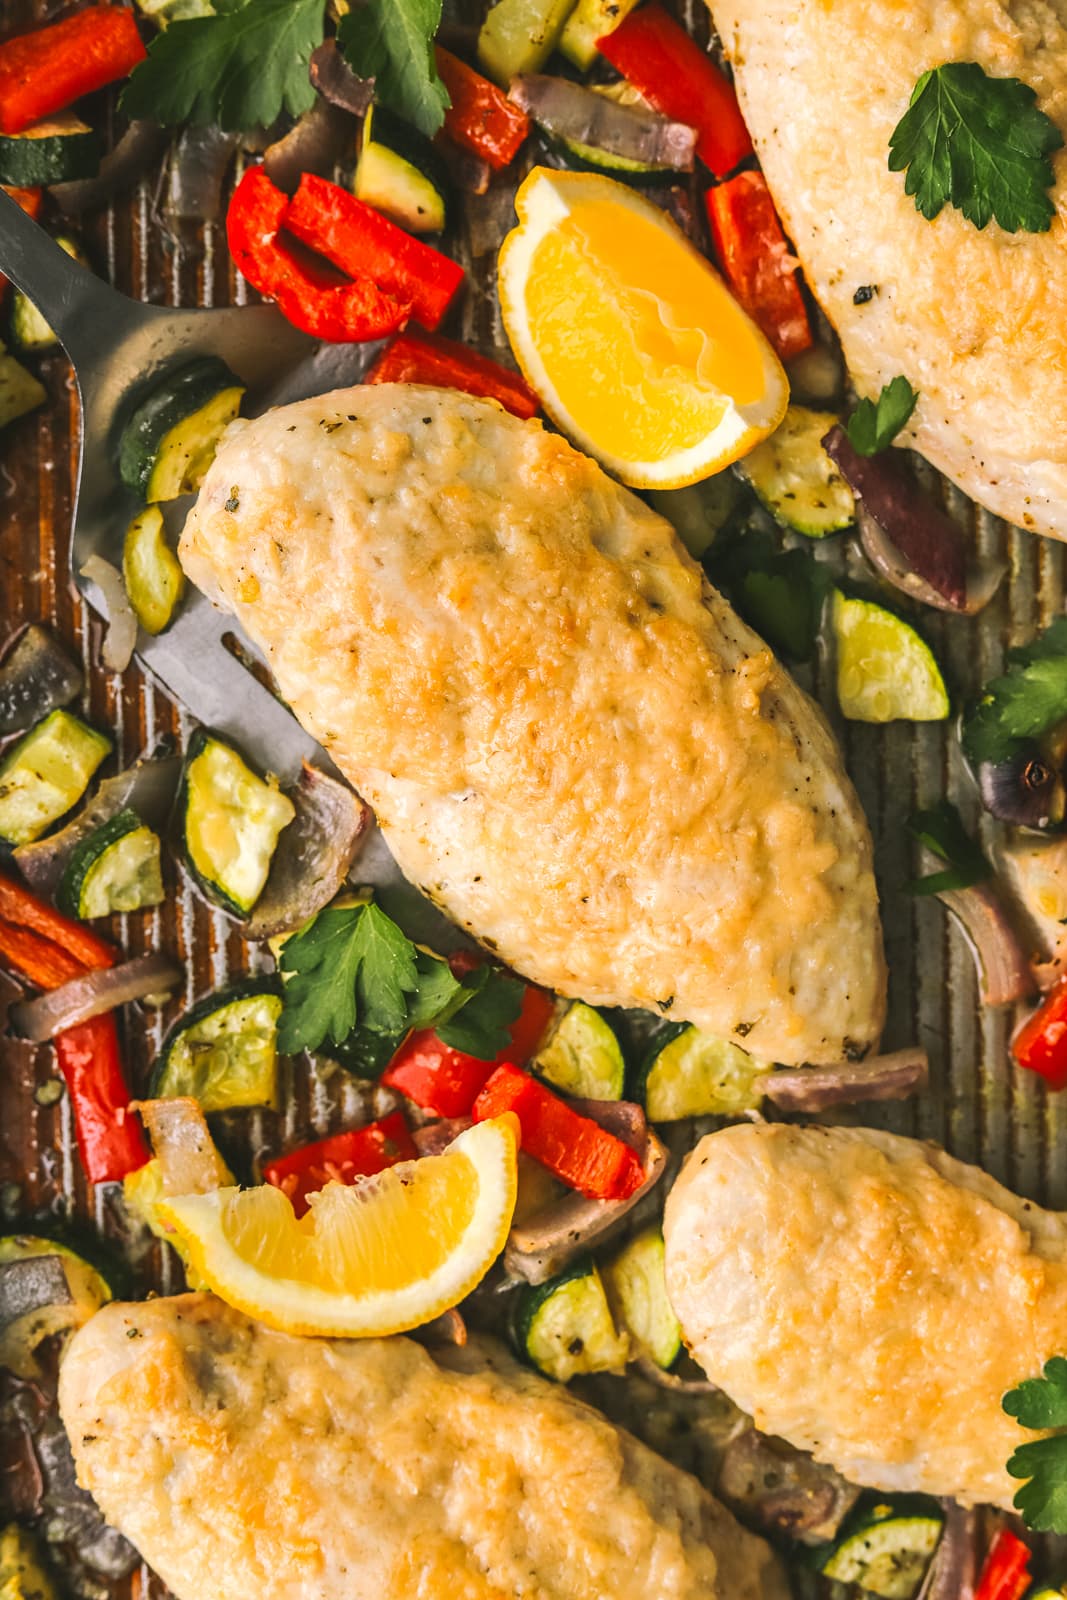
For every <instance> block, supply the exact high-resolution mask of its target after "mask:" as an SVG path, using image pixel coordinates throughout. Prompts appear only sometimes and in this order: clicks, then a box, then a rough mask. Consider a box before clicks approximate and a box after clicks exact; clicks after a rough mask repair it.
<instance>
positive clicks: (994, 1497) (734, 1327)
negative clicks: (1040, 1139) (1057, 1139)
mask: <svg viewBox="0 0 1067 1600" xmlns="http://www.w3.org/2000/svg"><path fill="white" fill-rule="evenodd" d="M664 1231H665V1235H666V1241H667V1285H668V1289H669V1292H670V1297H671V1301H672V1303H673V1305H674V1309H675V1311H676V1312H677V1314H678V1317H679V1320H680V1321H681V1324H682V1328H683V1331H684V1334H685V1339H686V1342H687V1344H688V1345H689V1347H690V1348H691V1350H692V1352H693V1354H694V1356H695V1357H696V1359H697V1360H698V1361H699V1362H700V1364H701V1366H702V1367H703V1368H704V1370H705V1372H706V1373H707V1374H708V1376H709V1378H710V1379H711V1380H712V1382H713V1383H715V1384H718V1385H719V1386H720V1387H722V1388H723V1389H725V1391H726V1392H727V1394H729V1395H730V1397H731V1398H732V1399H733V1400H734V1401H736V1403H737V1404H738V1405H739V1406H741V1407H742V1408H743V1409H744V1410H745V1411H747V1412H749V1413H750V1414H751V1415H752V1417H753V1419H754V1421H755V1423H756V1426H757V1427H758V1428H760V1429H762V1430H764V1431H766V1432H768V1433H773V1434H778V1435H780V1436H781V1437H782V1438H785V1439H788V1440H789V1441H790V1443H791V1444H794V1445H797V1446H798V1447H799V1448H801V1449H803V1450H810V1451H811V1452H812V1454H813V1455H814V1456H815V1457H816V1459H818V1460H820V1461H825V1462H828V1463H829V1464H830V1465H832V1466H834V1467H836V1468H837V1469H838V1471H840V1472H842V1473H844V1475H845V1476H846V1477H847V1478H850V1479H852V1481H853V1482H855V1483H861V1484H869V1485H870V1486H871V1487H873V1488H876V1489H881V1490H922V1491H925V1492H926V1493H928V1494H934V1495H946V1496H949V1497H951V1498H953V1499H956V1500H959V1501H961V1502H962V1503H964V1504H968V1505H969V1504H975V1503H989V1504H992V1505H999V1506H1004V1507H1009V1506H1010V1505H1011V1500H1012V1495H1013V1494H1014V1492H1015V1490H1016V1489H1017V1488H1018V1484H1017V1482H1016V1481H1015V1480H1014V1479H1012V1478H1010V1477H1009V1476H1008V1474H1007V1472H1006V1471H1005V1463H1006V1461H1007V1460H1008V1457H1009V1456H1010V1455H1011V1453H1012V1451H1013V1450H1014V1449H1015V1448H1016V1446H1017V1445H1020V1444H1023V1443H1025V1442H1026V1440H1027V1439H1030V1438H1034V1437H1036V1435H1034V1434H1031V1433H1028V1432H1027V1431H1026V1430H1025V1429H1023V1428H1020V1427H1019V1426H1018V1424H1017V1423H1016V1422H1015V1421H1013V1419H1012V1418H1011V1417H1009V1416H1007V1415H1006V1414H1005V1412H1004V1411H1003V1410H1002V1409H1001V1398H1002V1396H1003V1395H1004V1393H1005V1391H1006V1390H1008V1389H1010V1388H1012V1387H1014V1386H1015V1385H1016V1384H1017V1383H1019V1382H1020V1381H1021V1380H1022V1379H1024V1378H1031V1377H1036V1376H1038V1375H1039V1374H1040V1372H1041V1368H1042V1365H1043V1364H1044V1362H1045V1361H1046V1360H1047V1359H1048V1357H1049V1356H1052V1355H1057V1354H1062V1353H1063V1350H1064V1347H1065V1330H1067V1216H1061V1215H1058V1214H1055V1213H1052V1212H1049V1211H1043V1210H1042V1209H1041V1208H1040V1207H1039V1206H1036V1205H1034V1204H1033V1203H1032V1202H1031V1201H1029V1200H1021V1199H1019V1197H1018V1196H1017V1195H1014V1194H1011V1193H1010V1192H1009V1191H1008V1190H1007V1189H1004V1188H1002V1187H1001V1185H1000V1184H998V1183H995V1182H994V1181H993V1179H992V1178H990V1177H987V1175H986V1174H985V1173H984V1172H981V1171H980V1170H979V1169H978V1168H977V1167H971V1166H966V1165H964V1163H963V1162H961V1161H956V1160H954V1159H953V1158H952V1157H951V1156H949V1155H946V1154H945V1152H944V1151H943V1150H940V1149H938V1148H937V1147H936V1146H935V1145H931V1144H923V1143H920V1142H919V1141H918V1140H915V1139H904V1138H900V1137H898V1136H896V1135H894V1134H890V1133H880V1132H875V1131H873V1130H871V1129H867V1128H822V1127H809V1128H799V1127H787V1126H782V1125H778V1126H769V1125H766V1124H765V1125H761V1126H738V1127H733V1128H728V1129H726V1130H724V1131H723V1132H721V1133H713V1134H710V1135H709V1136H708V1137H707V1138H705V1139H703V1140H702V1141H701V1143H700V1144H699V1145H697V1147H696V1149H695V1150H694V1151H693V1153H692V1155H691V1156H690V1157H689V1160H688V1161H687V1163H686V1165H685V1167H684V1169H683V1171H682V1174H681V1176H680V1177H679V1179H678V1181H677V1183H676V1184H675V1186H674V1189H673V1191H672V1193H671V1195H670V1197H669V1199H668V1202H667V1210H666V1216H665V1222H664Z"/></svg>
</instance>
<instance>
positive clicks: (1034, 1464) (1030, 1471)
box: [1001, 1356, 1067, 1533]
mask: <svg viewBox="0 0 1067 1600" xmlns="http://www.w3.org/2000/svg"><path fill="white" fill-rule="evenodd" d="M1001 1405H1002V1406H1003V1408H1004V1410H1005V1411H1006V1412H1007V1413H1008V1416H1009V1417H1014V1418H1015V1420H1016V1422H1018V1423H1019V1424H1020V1425H1021V1426H1022V1427H1024V1428H1034V1429H1045V1428H1055V1429H1057V1430H1059V1431H1058V1432H1055V1433H1052V1434H1050V1435H1049V1437H1048V1438H1046V1439H1032V1440H1030V1442H1029V1443H1027V1444H1021V1445H1020V1446H1019V1448H1018V1449H1017V1450H1016V1451H1015V1452H1014V1453H1013V1454H1012V1455H1011V1457H1010V1458H1009V1460H1008V1472H1009V1473H1010V1474H1011V1476H1012V1477H1013V1478H1023V1479H1025V1480H1026V1482H1024V1483H1023V1484H1022V1485H1021V1487H1020V1488H1018V1489H1017V1490H1016V1491H1015V1498H1014V1502H1013V1503H1014V1505H1015V1507H1016V1509H1017V1510H1018V1511H1020V1512H1021V1513H1022V1518H1023V1521H1024V1522H1025V1523H1026V1526H1027V1527H1028V1528H1033V1529H1034V1531H1035V1532H1037V1533H1067V1359H1065V1358H1064V1357H1063V1356H1053V1357H1052V1358H1051V1359H1050V1360H1048V1361H1046V1362H1045V1367H1044V1372H1043V1374H1042V1376H1041V1377H1040V1378H1027V1379H1025V1380H1024V1382H1022V1383H1020V1384H1019V1385H1018V1387H1017V1388H1015V1389H1009V1390H1008V1392H1007V1394H1006V1395H1005V1396H1004V1398H1003V1400H1002V1401H1001Z"/></svg>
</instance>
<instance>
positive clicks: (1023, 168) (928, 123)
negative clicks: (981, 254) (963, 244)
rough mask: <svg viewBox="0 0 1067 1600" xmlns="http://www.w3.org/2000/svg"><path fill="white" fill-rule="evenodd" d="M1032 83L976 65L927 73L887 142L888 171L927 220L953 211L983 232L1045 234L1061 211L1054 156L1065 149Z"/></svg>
mask: <svg viewBox="0 0 1067 1600" xmlns="http://www.w3.org/2000/svg"><path fill="white" fill-rule="evenodd" d="M1036 100H1037V96H1036V94H1035V93H1034V91H1033V89H1031V88H1030V85H1029V84H1027V83H1021V82H1020V81H1019V79H1018V78H992V77H990V76H989V74H988V73H986V72H984V71H983V69H982V68H981V67H980V66H979V65H978V64H977V62H975V61H950V62H948V63H946V65H945V66H941V67H935V68H934V69H933V71H932V72H924V73H923V75H922V77H921V78H920V79H919V81H918V83H917V84H916V85H915V89H914V92H913V94H912V97H911V104H910V106H909V108H908V110H907V111H906V112H905V113H904V115H903V117H901V119H900V121H899V122H898V123H897V125H896V127H895V128H894V129H893V132H892V134H891V136H890V140H889V152H890V154H889V167H890V171H892V172H903V171H904V169H905V168H907V173H908V176H907V178H906V179H905V182H904V188H905V191H906V193H908V194H910V195H914V197H915V205H916V207H917V209H918V210H919V211H921V212H922V214H923V216H924V217H927V218H929V219H933V218H934V217H936V216H937V214H938V212H939V211H940V210H941V209H942V207H943V206H945V205H952V206H955V207H956V209H957V210H958V211H961V212H962V213H963V215H964V216H965V217H966V218H967V221H968V222H973V223H974V225H975V227H976V228H984V227H985V226H986V224H987V223H988V222H989V221H990V219H991V218H995V219H996V221H997V222H999V224H1000V226H1001V227H1002V228H1005V229H1006V230H1007V231H1008V232H1009V233H1017V232H1025V233H1046V232H1047V231H1048V228H1049V226H1050V224H1051V222H1052V219H1053V217H1054V216H1055V214H1056V209H1055V207H1054V205H1053V203H1052V200H1051V198H1050V196H1049V192H1048V191H1049V189H1050V188H1051V186H1052V182H1053V172H1052V163H1051V162H1050V160H1049V155H1050V154H1051V152H1052V151H1053V150H1058V149H1059V148H1060V146H1061V145H1062V144H1063V135H1062V134H1061V133H1060V130H1059V129H1058V128H1057V126H1056V124H1055V123H1054V122H1053V121H1052V120H1051V118H1049V117H1047V116H1046V115H1045V113H1044V112H1043V111H1040V110H1039V109H1038V107H1037V104H1036Z"/></svg>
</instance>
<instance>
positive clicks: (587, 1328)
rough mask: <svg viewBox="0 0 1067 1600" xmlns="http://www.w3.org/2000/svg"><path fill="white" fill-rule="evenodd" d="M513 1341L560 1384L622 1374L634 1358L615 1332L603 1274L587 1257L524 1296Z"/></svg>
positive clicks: (622, 1337) (624, 1338) (521, 1351)
mask: <svg viewBox="0 0 1067 1600" xmlns="http://www.w3.org/2000/svg"><path fill="white" fill-rule="evenodd" d="M515 1339H516V1343H517V1344H518V1347H519V1351H520V1353H521V1354H522V1355H523V1356H525V1357H526V1359H527V1360H528V1361H530V1362H532V1364H533V1365H534V1366H535V1367H537V1368H539V1370H540V1371H541V1372H543V1373H545V1375H546V1376H547V1377H549V1378H555V1379H557V1381H558V1382H560V1383H569V1381H570V1380H571V1378H573V1377H574V1376H575V1374H576V1373H579V1372H622V1371H623V1369H624V1368H625V1366H626V1362H627V1360H628V1359H629V1355H630V1342H629V1340H628V1339H627V1338H626V1336H625V1334H620V1333H619V1332H618V1330H617V1329H616V1327H615V1324H614V1322H613V1321H612V1319H611V1311H610V1309H609V1307H608V1298H607V1295H606V1294H605V1293H604V1285H603V1282H602V1281H601V1277H600V1273H599V1272H598V1271H597V1269H596V1267H595V1266H594V1265H593V1263H592V1261H590V1260H589V1259H588V1258H586V1259H584V1260H581V1261H577V1262H575V1263H574V1264H573V1265H572V1266H570V1267H568V1268H567V1270H566V1272H562V1273H560V1275H559V1276H558V1277H556V1278H551V1279H550V1280H549V1281H548V1283H542V1284H539V1285H537V1286H536V1287H528V1288H525V1289H524V1290H523V1291H522V1294H521V1295H520V1297H519V1303H518V1308H517V1311H516V1316H515Z"/></svg>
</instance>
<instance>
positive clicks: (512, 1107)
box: [471, 1066, 644, 1200]
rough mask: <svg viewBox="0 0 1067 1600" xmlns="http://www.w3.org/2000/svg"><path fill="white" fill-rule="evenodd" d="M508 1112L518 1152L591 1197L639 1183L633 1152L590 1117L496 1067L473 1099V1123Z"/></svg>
mask: <svg viewBox="0 0 1067 1600" xmlns="http://www.w3.org/2000/svg"><path fill="white" fill-rule="evenodd" d="M505 1111H513V1112H514V1113H515V1115H516V1116H517V1117H518V1119H519V1126H520V1128H521V1129H522V1141H521V1142H522V1150H523V1152H524V1153H525V1154H526V1155H528V1156H533V1158H534V1160H535V1161H539V1162H540V1163H541V1165H542V1166H544V1167H547V1168H548V1170H549V1172H551V1173H552V1174H553V1175H554V1176H555V1177H557V1178H560V1179H562V1181H563V1182H564V1183H566V1184H569V1186H570V1187H571V1188H572V1189H577V1190H578V1192H579V1194H584V1195H585V1196H586V1197H587V1198H588V1199H590V1200H625V1199H626V1198H627V1197H628V1196H629V1195H631V1194H633V1193H634V1191H635V1190H637V1189H639V1188H640V1187H641V1184H642V1182H643V1181H644V1172H643V1169H642V1166H641V1162H640V1161H639V1160H638V1158H637V1155H636V1153H635V1152H634V1151H633V1150H631V1149H630V1146H629V1145H628V1144H623V1142H622V1140H621V1139H616V1137H615V1135H614V1134H612V1133H608V1132H607V1131H606V1130H605V1129H604V1128H601V1127H599V1126H598V1124H597V1123H595V1122H593V1121H592V1120H591V1119H590V1118H589V1117H582V1116H579V1114H578V1112H577V1111H572V1110H571V1108H570V1106H568V1105H565V1104H564V1102H563V1101H562V1100H561V1099H560V1098H559V1097H558V1095H554V1094H553V1093H552V1091H551V1089H546V1088H545V1086H544V1084H542V1083H538V1081H537V1080H536V1078H531V1077H530V1075H529V1073H527V1072H520V1070H519V1068H518V1067H512V1066H502V1067H497V1068H496V1070H495V1072H494V1073H493V1075H492V1077H491V1078H490V1079H489V1082H488V1083H487V1084H486V1086H485V1088H484V1089H483V1090H482V1092H481V1094H480V1095H479V1096H478V1098H477V1100H476V1101H475V1102H474V1106H473V1109H472V1111H471V1115H472V1117H473V1118H474V1121H475V1122H484V1121H486V1119H487V1118H489V1117H499V1116H500V1115H501V1114H502V1113H503V1112H505Z"/></svg>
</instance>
